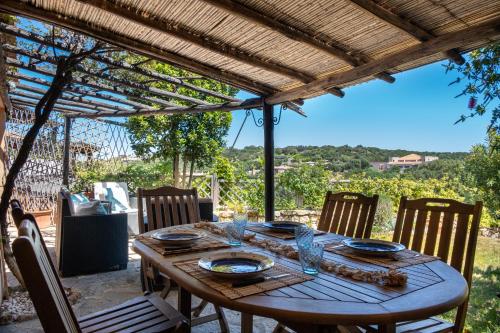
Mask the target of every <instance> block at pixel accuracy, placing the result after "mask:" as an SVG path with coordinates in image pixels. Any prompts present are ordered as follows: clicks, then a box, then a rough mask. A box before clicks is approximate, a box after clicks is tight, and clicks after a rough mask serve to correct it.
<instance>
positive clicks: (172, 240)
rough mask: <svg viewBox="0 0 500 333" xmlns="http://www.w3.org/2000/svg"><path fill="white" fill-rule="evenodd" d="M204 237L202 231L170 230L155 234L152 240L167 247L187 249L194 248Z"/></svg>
mask: <svg viewBox="0 0 500 333" xmlns="http://www.w3.org/2000/svg"><path fill="white" fill-rule="evenodd" d="M204 236H205V233H204V232H202V231H194V230H170V231H158V232H155V233H154V234H152V235H151V238H153V239H156V240H158V241H160V242H162V243H164V244H165V245H166V246H167V247H176V246H178V247H187V246H192V245H193V244H194V242H196V241H197V240H198V239H200V238H203V237H204Z"/></svg>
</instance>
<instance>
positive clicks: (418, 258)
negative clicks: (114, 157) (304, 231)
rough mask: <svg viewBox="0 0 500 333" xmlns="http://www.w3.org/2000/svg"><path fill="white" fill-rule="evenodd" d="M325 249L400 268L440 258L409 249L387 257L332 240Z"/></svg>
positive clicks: (384, 265) (353, 257) (376, 263)
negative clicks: (356, 250)
mask: <svg viewBox="0 0 500 333" xmlns="http://www.w3.org/2000/svg"><path fill="white" fill-rule="evenodd" d="M325 251H328V252H333V253H336V254H340V255H342V256H345V257H349V258H352V259H356V260H360V261H364V262H367V263H370V264H374V265H378V266H382V267H386V268H391V269H398V268H403V267H407V266H412V265H418V264H423V263H426V262H430V261H434V260H439V258H438V257H434V256H429V255H427V254H422V253H418V252H415V251H412V250H408V249H406V250H403V251H400V252H398V253H395V254H392V255H390V256H387V257H377V256H369V255H363V254H360V253H357V252H355V251H353V250H352V249H351V248H349V247H347V246H343V245H342V243H340V242H332V243H328V244H325Z"/></svg>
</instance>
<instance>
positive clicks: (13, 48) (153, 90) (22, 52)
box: [2, 44, 210, 104]
mask: <svg viewBox="0 0 500 333" xmlns="http://www.w3.org/2000/svg"><path fill="white" fill-rule="evenodd" d="M2 47H3V49H4V50H5V51H8V52H12V53H15V54H19V55H23V56H26V57H30V58H33V59H37V60H40V61H42V62H47V63H49V64H52V65H56V64H57V59H55V58H54V57H52V56H48V55H45V54H39V53H36V52H35V53H33V52H30V51H28V50H25V49H21V48H19V47H16V46H13V45H9V44H3V45H2ZM76 70H77V71H78V72H81V73H84V74H87V75H89V76H93V77H95V78H97V79H103V80H107V81H109V82H113V83H116V84H119V85H122V86H128V87H130V88H133V89H137V90H141V91H144V92H146V93H149V94H154V95H156V96H158V97H163V98H168V99H171V98H174V99H178V100H181V101H184V102H188V103H192V104H210V103H208V102H206V101H204V100H201V99H199V98H194V97H190V96H185V95H181V94H178V93H174V92H170V91H167V90H163V89H158V88H155V87H151V86H148V85H145V84H141V83H137V82H135V81H132V80H123V79H120V78H116V77H114V76H112V75H109V74H106V73H104V72H100V73H96V72H94V71H91V70H88V69H86V68H85V67H84V66H81V65H78V66H76ZM166 102H168V101H166Z"/></svg>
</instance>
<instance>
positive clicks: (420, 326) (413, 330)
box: [348, 317, 454, 333]
mask: <svg viewBox="0 0 500 333" xmlns="http://www.w3.org/2000/svg"><path fill="white" fill-rule="evenodd" d="M453 327H454V325H453V324H452V323H450V322H447V321H445V320H441V319H438V318H435V317H431V318H427V319H423V320H416V321H405V322H401V323H397V324H396V333H447V332H453ZM348 332H360V333H361V332H366V333H368V332H377V326H376V325H371V326H369V329H363V328H361V329H358V330H357V331H355V330H353V328H352V327H351V328H350V330H348Z"/></svg>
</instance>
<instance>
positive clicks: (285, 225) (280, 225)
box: [264, 221, 304, 233]
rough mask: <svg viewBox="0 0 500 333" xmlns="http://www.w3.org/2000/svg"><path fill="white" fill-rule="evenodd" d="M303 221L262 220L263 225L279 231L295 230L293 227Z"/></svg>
mask: <svg viewBox="0 0 500 333" xmlns="http://www.w3.org/2000/svg"><path fill="white" fill-rule="evenodd" d="M300 225H304V223H300V222H293V221H275V222H264V227H266V228H269V229H271V230H273V231H280V232H292V233H293V232H295V228H297V227H298V226H300Z"/></svg>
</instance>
